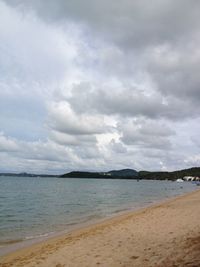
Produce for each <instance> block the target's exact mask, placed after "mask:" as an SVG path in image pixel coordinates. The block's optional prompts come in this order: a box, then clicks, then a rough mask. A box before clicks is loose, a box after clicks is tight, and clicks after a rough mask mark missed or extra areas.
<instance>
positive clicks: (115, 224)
mask: <svg viewBox="0 0 200 267" xmlns="http://www.w3.org/2000/svg"><path fill="white" fill-rule="evenodd" d="M193 198H198V200H200V190H199V189H196V190H195V191H192V192H190V193H186V194H183V195H180V196H176V197H173V198H168V199H165V200H163V201H159V203H156V204H155V203H154V204H151V205H150V206H148V207H143V208H140V209H138V210H135V211H134V210H132V211H130V210H128V211H124V212H123V214H117V215H114V216H112V217H111V218H104V219H102V220H101V221H99V222H96V223H93V224H89V225H86V226H84V227H81V228H78V229H75V230H72V231H70V232H68V233H65V234H62V235H59V236H58V235H57V236H56V237H50V238H48V239H47V240H43V241H42V242H40V243H37V244H33V245H31V246H27V247H25V248H22V249H20V250H17V251H15V252H12V253H9V254H6V255H4V256H2V259H1V260H0V266H3V267H4V266H11V264H14V265H12V266H33V265H31V264H32V263H33V262H36V265H37V266H56V265H52V260H50V258H55V261H56V260H57V261H59V260H58V258H59V255H60V257H61V256H62V255H66V251H65V253H64V252H62V251H63V250H66V248H67V250H70V252H71V253H72V254H73V253H75V252H76V254H77V253H80V254H81V255H82V253H83V251H84V249H86V251H87V252H88V253H89V250H88V249H89V246H88V248H87V241H88V240H89V244H90V243H93V245H95V246H96V245H98V243H99V241H101V242H100V244H101V243H102V242H103V241H105V236H104V237H102V236H101V234H103V233H104V232H106V233H107V234H108V235H110V234H111V233H112V229H113V231H114V232H115V233H116V230H117V229H116V228H119V229H118V230H119V232H120V231H121V230H122V229H121V228H123V227H124V225H125V224H127V225H128V228H129V230H130V231H131V232H132V234H133V235H135V234H138V231H140V228H142V227H144V228H145V226H146V224H147V225H148V227H151V228H152V230H153V232H155V231H156V230H157V231H158V230H159V229H153V228H154V227H153V225H152V224H151V222H150V223H148V221H151V220H152V219H153V220H154V223H155V222H156V223H157V224H159V219H158V217H157V215H158V214H157V215H156V217H154V216H153V218H152V214H151V213H156V211H159V210H162V209H167V207H168V206H173V205H175V206H176V204H177V203H178V202H183V203H184V204H185V200H188V201H191V199H193ZM195 203H196V202H195ZM186 208H187V209H186V211H185V212H186V213H187V212H191V209H193V213H194V212H195V209H196V208H198V207H196V206H195V207H194V206H191V207H190V208H191V209H189V210H188V207H187V205H186ZM199 209H200V208H199ZM175 210H176V209H175ZM196 212H197V213H198V210H197V211H196ZM161 214H162V213H161ZM199 214H200V210H199ZM148 215H151V216H148ZM162 215H163V216H164V214H162ZM175 215H176V213H175ZM179 215H180V216H182V215H181V214H179ZM180 216H179V217H180ZM195 216H196V217H198V216H199V217H200V215H198V214H196V215H195ZM144 217H146V220H147V222H146V221H145V220H144V219H145V218H144ZM186 217H187V216H185V217H184V218H185V219H186ZM193 217H194V214H193ZM199 217H198V219H200V218H199ZM165 219H167V217H166V218H165ZM168 219H169V218H168ZM180 219H181V220H180ZM135 220H136V221H137V220H138V223H137V224H136V225H134V228H136V229H135V233H134V229H132V228H133V225H132V224H133V222H132V221H135ZM177 220H178V217H177ZM179 220H180V222H179V224H180V223H181V222H182V224H184V221H183V218H179ZM187 220H188V218H187ZM196 220H197V219H196V218H195V221H196ZM164 222H166V220H164ZM131 223H132V224H131ZM160 223H162V220H161V221H160ZM169 223H170V220H169ZM177 223H178V222H177ZM193 223H194V221H193ZM196 224H197V225H198V221H196ZM196 224H195V225H196ZM122 226H123V227H122ZM136 226H137V227H136ZM120 227H121V228H120ZM174 227H175V228H176V230H177V229H178V228H177V225H175V226H174ZM184 227H185V224H184ZM172 228H173V227H172ZM189 228H193V227H191V225H190V227H189ZM194 228H195V227H194ZM110 229H111V230H110ZM131 229H132V230H131ZM145 229H146V230H145V231H146V232H147V237H148V235H149V234H151V233H149V230H148V228H145ZM190 230H191V229H190ZM179 231H181V232H183V229H179ZM198 231H199V233H200V229H199V228H198ZM123 232H124V230H123ZM172 232H173V233H174V231H171V233H172ZM189 232H190V231H189ZM141 234H142V233H141ZM160 234H161V235H163V233H160ZM187 234H188V233H187ZM124 235H126V232H124ZM171 235H172V234H171ZM144 238H146V237H144ZM176 238H177V237H176ZM98 239H99V240H98ZM110 239H111V241H113V242H114V243H115V241H116V236H115V238H114V239H113V240H112V238H110ZM122 239H124V237H123V235H122ZM128 240H129V239H127V238H126V243H127V242H129V241H128ZM123 241H124V240H121V244H123ZM136 241H137V240H136ZM136 241H135V242H136ZM76 243H77V244H76ZM80 243H82V245H83V244H85V248H84V249H82V250H83V251H82V250H80V248H79V246H80ZM136 243H137V242H136ZM111 247H112V245H111ZM143 247H145V244H143ZM98 250H99V252H98ZM108 250H109V249H108ZM57 251H60V254H59V253H57ZM97 252H98V254H102V255H101V256H102V257H103V258H104V260H105V258H106V257H104V256H105V255H104V256H103V254H105V251H104V253H103V251H102V248H101V247H97ZM63 253H64V254H63ZM68 253H69V252H68ZM126 253H127V252H126ZM126 253H125V254H126ZM58 254H59V255H58ZM72 254H70V253H69V255H68V258H66V256H65V258H66V259H65V260H63V259H62V261H63V262H64V263H62V264H63V265H60V266H78V265H76V264H77V263H76V261H75V260H74V263H73V261H72V262H71V260H70V262H71V263H70V265H65V264H66V261H67V262H68V261H69V259H70V257H72ZM125 254H124V255H125ZM117 256H118V255H117ZM122 256H123V255H122ZM38 257H39V259H38ZM82 257H83V255H82ZM85 257H86V258H88V257H87V253H86V252H85ZM93 257H94V256H93ZM93 257H91V259H93V260H94V258H93ZM61 258H62V257H61ZM139 258H141V256H140V257H139ZM91 259H90V260H91ZM137 259H138V258H137ZM137 259H134V262H135V264H136V263H137V261H138V260H137ZM90 260H89V262H90ZM113 261H114V260H113ZM45 262H46V263H45ZM47 262H48V264H47ZM8 264H10V265H8ZM45 264H47V265H45ZM89 264H90V263H89ZM127 264H128V263H127ZM138 264H139V263H138ZM95 265H96V264H95ZM95 265H87V264H86V265H82V266H95ZM98 265H99V264H98ZM102 266H106V265H102ZM107 266H118V265H117V263H116V262H115V264H114V265H112V264H111V265H107ZM124 266H129V265H124ZM130 266H131V265H130ZM134 266H142V265H134ZM145 266H148V265H145ZM152 266H154V265H152ZM155 266H156V265H155ZM158 266H159V265H158ZM163 266H164V265H163ZM166 266H167V265H166ZM180 266H181V265H180Z"/></svg>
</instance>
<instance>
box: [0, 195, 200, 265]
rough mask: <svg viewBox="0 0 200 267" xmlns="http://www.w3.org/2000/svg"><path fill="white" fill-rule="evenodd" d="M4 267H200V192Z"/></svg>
mask: <svg viewBox="0 0 200 267" xmlns="http://www.w3.org/2000/svg"><path fill="white" fill-rule="evenodd" d="M0 266H1V267H11V266H20V267H22V266H27V267H29V266H30V267H31V266H41V267H64V266H66V267H67V266H69V267H71V266H78V267H85V266H88V267H89V266H92V267H93V266H105V267H109V266H113V267H118V266H121V267H122V266H124V267H128V266H131V267H132V266H140V267H150V266H155V267H172V266H173V267H175V266H176V267H182V266H187V267H188V266H190V267H200V190H198V191H195V192H192V193H189V194H187V195H184V196H181V197H177V198H174V199H172V200H167V201H165V202H163V203H161V204H157V205H154V206H151V207H148V208H145V209H141V210H139V211H136V212H129V213H127V214H123V215H120V216H117V217H115V218H112V219H108V220H106V221H104V222H101V223H99V224H95V225H92V226H89V227H85V228H83V229H80V230H75V231H73V232H71V233H69V234H66V235H63V236H61V237H57V238H53V239H49V240H47V241H44V242H42V243H40V244H36V245H33V246H30V247H27V248H25V249H22V250H20V251H17V252H14V253H11V254H9V255H6V256H4V257H2V258H1V260H0Z"/></svg>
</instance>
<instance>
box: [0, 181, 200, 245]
mask: <svg viewBox="0 0 200 267" xmlns="http://www.w3.org/2000/svg"><path fill="white" fill-rule="evenodd" d="M195 189H196V186H195V185H193V184H191V183H187V182H185V183H176V182H170V181H140V182H137V181H135V180H98V179H78V178H76V179H70V178H68V179H61V178H48V177H46V178H30V177H17V178H16V177H4V176H2V177H0V246H1V247H2V246H5V245H6V244H10V243H13V242H17V241H22V240H28V239H34V238H38V237H43V236H48V235H49V234H52V233H54V232H57V231H62V230H64V229H65V230H66V229H70V227H72V226H74V225H77V224H82V223H86V222H89V221H92V220H97V219H101V218H105V217H109V216H111V215H113V214H115V213H117V212H120V211H124V210H129V209H137V208H139V207H144V206H147V205H148V204H151V203H154V202H157V201H160V200H163V199H165V198H168V197H173V196H176V195H179V194H183V193H186V192H190V191H192V190H195Z"/></svg>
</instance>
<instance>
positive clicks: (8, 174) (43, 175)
mask: <svg viewBox="0 0 200 267" xmlns="http://www.w3.org/2000/svg"><path fill="white" fill-rule="evenodd" d="M0 176H13V177H58V175H51V174H34V173H26V172H22V173H0Z"/></svg>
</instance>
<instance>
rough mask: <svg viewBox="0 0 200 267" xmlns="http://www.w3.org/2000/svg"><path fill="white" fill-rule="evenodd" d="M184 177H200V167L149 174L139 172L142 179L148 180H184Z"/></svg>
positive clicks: (147, 172)
mask: <svg viewBox="0 0 200 267" xmlns="http://www.w3.org/2000/svg"><path fill="white" fill-rule="evenodd" d="M184 176H194V177H200V167H194V168H190V169H184V170H179V171H173V172H149V171H140V172H138V177H139V178H140V179H147V180H172V181H174V180H177V179H178V178H183V177H184Z"/></svg>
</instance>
